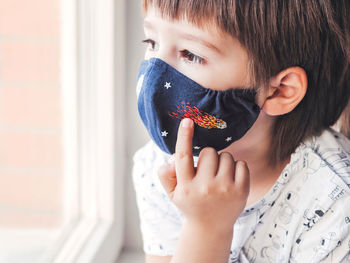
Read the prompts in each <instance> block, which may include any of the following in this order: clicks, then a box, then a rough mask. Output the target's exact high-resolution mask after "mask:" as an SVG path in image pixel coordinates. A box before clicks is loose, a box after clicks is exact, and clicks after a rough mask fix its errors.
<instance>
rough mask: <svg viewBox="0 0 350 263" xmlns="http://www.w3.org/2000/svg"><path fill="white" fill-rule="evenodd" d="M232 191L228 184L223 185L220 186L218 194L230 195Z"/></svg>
mask: <svg viewBox="0 0 350 263" xmlns="http://www.w3.org/2000/svg"><path fill="white" fill-rule="evenodd" d="M231 190H232V187H231V186H230V185H228V184H224V185H221V186H220V192H221V193H223V194H228V193H230V192H231Z"/></svg>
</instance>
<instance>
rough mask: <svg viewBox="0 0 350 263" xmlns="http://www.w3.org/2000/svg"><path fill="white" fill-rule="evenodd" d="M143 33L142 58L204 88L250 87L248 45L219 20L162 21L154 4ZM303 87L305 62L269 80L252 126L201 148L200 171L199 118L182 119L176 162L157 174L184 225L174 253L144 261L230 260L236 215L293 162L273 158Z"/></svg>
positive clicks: (267, 189) (203, 262)
mask: <svg viewBox="0 0 350 263" xmlns="http://www.w3.org/2000/svg"><path fill="white" fill-rule="evenodd" d="M144 31H145V37H146V40H147V41H146V42H147V43H148V46H147V50H146V53H145V59H148V58H151V57H157V58H160V59H162V60H163V61H165V62H167V63H168V64H170V65H171V66H173V67H174V68H176V69H177V70H178V71H180V72H182V73H183V74H185V75H186V76H187V77H189V78H191V79H192V80H194V81H196V82H197V83H199V84H200V85H202V86H204V87H206V88H210V89H214V90H226V89H230V88H248V87H251V86H252V83H253V81H252V79H251V76H250V74H249V70H248V56H247V52H246V50H245V49H244V47H243V46H241V45H240V43H239V41H238V40H237V39H235V38H233V37H231V36H230V35H228V34H226V33H224V32H222V31H220V30H219V29H218V28H217V27H216V26H215V25H208V26H207V27H206V28H198V27H196V26H194V25H192V24H190V23H188V22H187V21H185V20H178V21H170V20H167V19H164V18H162V17H161V16H160V15H159V13H158V12H157V10H156V9H149V10H148V12H147V14H146V16H145V20H144ZM184 50H186V51H184ZM199 62H200V63H199ZM306 89H307V76H306V73H305V71H304V70H303V69H302V68H300V67H292V68H288V69H285V70H283V71H281V72H280V73H279V74H277V75H276V76H274V77H272V78H271V81H270V86H269V88H268V89H267V90H266V92H264V93H260V94H259V96H258V97H257V104H258V105H259V106H260V107H261V109H262V111H261V114H260V115H259V117H258V119H257V121H256V122H255V124H254V125H253V127H252V128H251V129H250V130H249V131H248V132H247V133H246V135H245V136H243V138H241V139H240V140H238V141H236V142H234V143H232V144H231V145H230V146H229V147H227V148H226V149H224V150H223V151H220V152H216V151H215V149H213V148H205V149H203V150H202V151H201V152H200V155H199V161H198V166H197V167H196V168H195V167H194V164H193V157H192V156H193V155H192V147H193V146H192V136H193V129H194V123H193V122H192V121H191V120H190V119H184V120H182V122H181V125H180V127H179V130H178V138H177V144H176V153H175V160H174V162H171V163H169V164H165V165H164V166H162V167H161V168H160V169H159V172H158V175H159V179H160V181H161V183H162V185H163V187H164V189H165V190H166V192H167V194H168V196H169V197H170V199H171V200H172V201H173V202H174V204H175V205H176V206H177V207H178V208H179V209H180V210H181V211H182V212H183V214H184V216H185V222H184V224H183V227H182V229H181V233H180V237H179V240H178V245H177V248H176V252H175V254H174V256H172V257H158V256H152V255H147V254H146V262H147V263H161V262H172V263H175V262H201V263H205V262H211V263H213V262H227V259H228V257H229V252H230V246H231V242H232V238H233V225H234V223H235V222H236V219H237V218H238V217H239V215H240V214H241V212H242V210H243V209H244V208H245V207H247V206H250V205H252V204H253V203H255V202H257V201H259V200H260V199H261V198H262V197H263V196H264V195H265V194H266V193H267V192H268V191H269V190H270V188H271V187H272V186H273V184H274V183H275V182H276V180H277V178H278V177H279V175H280V173H281V171H282V170H283V168H284V167H285V166H286V164H287V163H288V162H289V158H288V159H287V160H284V161H282V162H280V163H278V164H277V165H276V166H272V165H271V164H270V163H269V159H268V154H269V149H270V143H271V140H272V136H271V134H272V132H271V131H272V127H273V124H274V122H275V120H276V116H278V115H281V114H285V113H288V112H290V111H291V110H293V109H294V108H295V107H296V106H297V105H298V103H299V102H300V101H301V100H302V98H303V97H304V95H305V92H306ZM188 251H191V253H187V252H188Z"/></svg>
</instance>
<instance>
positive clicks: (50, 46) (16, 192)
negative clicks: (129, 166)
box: [0, 0, 125, 263]
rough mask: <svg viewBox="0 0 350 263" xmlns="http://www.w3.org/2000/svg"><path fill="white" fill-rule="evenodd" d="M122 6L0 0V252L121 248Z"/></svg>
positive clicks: (50, 255) (29, 255)
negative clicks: (116, 38) (0, 0)
mask: <svg viewBox="0 0 350 263" xmlns="http://www.w3.org/2000/svg"><path fill="white" fill-rule="evenodd" d="M115 5H117V6H115ZM123 14H124V2H123V1H117V3H115V1H113V0H80V1H74V0H45V1H44V0H33V1H19V0H3V1H2V2H1V3H0V145H1V147H0V243H1V244H2V245H1V246H0V262H23V258H25V259H26V263H31V262H43V263H44V262H55V263H59V262H64V263H69V262H87V263H89V262H113V261H114V260H115V258H116V256H117V255H118V254H119V252H120V249H121V246H122V241H123V231H122V229H123V223H124V222H123V218H124V215H123V205H122V203H123V198H122V196H123V186H122V185H123V172H124V170H123V169H124V159H123V158H124V157H123V156H125V154H124V146H123V140H122V138H123V132H124V128H123V127H122V126H120V125H116V124H117V123H120V121H121V120H122V118H123V116H124V113H123V110H124V105H123V101H124V100H123V96H124V95H123V92H122V91H123V87H124V77H123V76H124V74H123V67H122V65H123V60H124V57H123V53H122V52H120V51H118V48H120V47H119V46H117V47H116V48H115V45H120V46H121V47H122V46H123V45H124V44H123V42H124V37H123V36H124V30H123V28H124V24H123V21H124V17H123ZM115 36H118V38H120V39H118V40H119V41H115V39H114V37H115ZM116 43H118V44H116Z"/></svg>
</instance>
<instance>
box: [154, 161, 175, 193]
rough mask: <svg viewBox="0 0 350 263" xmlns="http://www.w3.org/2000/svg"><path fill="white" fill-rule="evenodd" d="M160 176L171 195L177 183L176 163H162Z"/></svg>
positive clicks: (159, 171)
mask: <svg viewBox="0 0 350 263" xmlns="http://www.w3.org/2000/svg"><path fill="white" fill-rule="evenodd" d="M158 177H159V180H160V182H161V183H162V185H163V187H164V189H165V191H166V192H167V194H168V195H169V196H171V195H172V193H173V192H174V190H175V187H176V185H177V179H176V172H175V163H174V162H171V163H166V164H164V165H162V166H161V167H160V168H159V170H158Z"/></svg>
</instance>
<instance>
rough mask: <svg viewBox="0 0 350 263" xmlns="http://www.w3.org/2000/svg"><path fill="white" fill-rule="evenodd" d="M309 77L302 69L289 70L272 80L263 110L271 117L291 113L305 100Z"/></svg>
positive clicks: (291, 68)
mask: <svg viewBox="0 0 350 263" xmlns="http://www.w3.org/2000/svg"><path fill="white" fill-rule="evenodd" d="M306 90H307V75H306V72H305V70H304V69H303V68H301V67H290V68H287V69H285V70H283V71H281V72H280V73H278V74H277V75H276V76H274V77H272V78H271V80H270V90H269V93H268V96H267V98H266V100H265V102H264V104H263V106H262V110H263V111H264V112H265V113H266V114H268V115H271V116H276V115H283V114H286V113H289V112H291V111H292V110H293V109H294V108H295V107H296V106H297V105H298V104H299V103H300V102H301V100H302V99H303V98H304V96H305V94H306Z"/></svg>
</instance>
